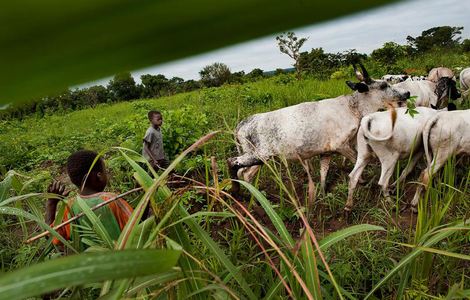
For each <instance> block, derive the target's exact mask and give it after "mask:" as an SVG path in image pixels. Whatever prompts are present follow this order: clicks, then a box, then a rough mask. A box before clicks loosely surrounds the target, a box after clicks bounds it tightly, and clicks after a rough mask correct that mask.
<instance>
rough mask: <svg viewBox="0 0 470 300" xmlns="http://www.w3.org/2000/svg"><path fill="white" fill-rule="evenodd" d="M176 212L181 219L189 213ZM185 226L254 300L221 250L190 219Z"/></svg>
mask: <svg viewBox="0 0 470 300" xmlns="http://www.w3.org/2000/svg"><path fill="white" fill-rule="evenodd" d="M177 209H178V212H179V214H180V216H181V217H182V218H185V217H188V216H189V213H188V212H187V211H186V210H185V209H184V207H183V206H181V205H179V206H178V208H177ZM185 223H186V225H188V226H189V228H190V229H191V230H192V232H193V233H194V235H195V236H196V237H198V238H199V239H200V240H201V242H202V243H203V244H204V245H205V246H206V247H207V248H209V250H210V251H211V252H212V253H213V254H214V255H215V256H216V257H217V259H218V260H219V261H220V262H221V263H222V264H223V265H224V267H225V268H226V269H227V271H228V272H230V273H231V274H232V276H233V278H234V279H235V280H236V281H237V282H238V284H240V287H241V288H242V289H243V291H244V292H245V293H246V295H247V296H248V298H249V299H256V296H255V294H254V293H253V291H252V290H251V288H250V287H249V285H248V283H247V282H246V280H245V279H244V278H243V277H242V276H241V274H240V272H239V271H238V270H237V268H236V267H235V266H234V265H233V263H232V262H231V261H230V260H229V259H228V257H227V256H226V255H225V254H224V252H223V251H222V249H220V247H219V246H218V245H217V243H216V242H215V241H214V240H213V239H212V238H211V237H210V236H209V234H208V233H207V232H206V231H204V229H202V227H201V226H199V225H198V224H197V223H196V222H195V221H194V220H193V219H192V218H190V219H187V220H186V222H185Z"/></svg>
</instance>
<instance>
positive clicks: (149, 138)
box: [142, 110, 169, 169]
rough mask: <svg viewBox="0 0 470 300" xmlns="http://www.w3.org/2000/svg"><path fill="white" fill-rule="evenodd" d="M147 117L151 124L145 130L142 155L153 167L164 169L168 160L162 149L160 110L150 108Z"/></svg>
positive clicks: (161, 118)
mask: <svg viewBox="0 0 470 300" xmlns="http://www.w3.org/2000/svg"><path fill="white" fill-rule="evenodd" d="M148 118H149V121H150V124H151V126H150V127H149V128H148V129H147V131H146V132H145V136H144V144H143V149H142V155H143V156H144V157H145V158H146V159H147V160H148V161H149V162H150V165H151V166H152V167H153V168H154V169H165V168H167V167H168V165H169V162H168V159H167V158H166V157H165V152H164V150H163V136H162V132H161V129H160V127H161V126H162V124H163V117H162V114H161V112H159V111H156V110H152V111H149V112H148Z"/></svg>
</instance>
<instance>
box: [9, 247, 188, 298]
mask: <svg viewBox="0 0 470 300" xmlns="http://www.w3.org/2000/svg"><path fill="white" fill-rule="evenodd" d="M179 256H180V251H175V250H126V251H108V252H104V253H85V254H80V255H73V256H68V257H64V258H59V259H54V260H50V261H47V262H43V263H40V264H37V265H34V266H31V267H27V268H23V269H20V270H18V271H15V272H11V273H8V274H6V275H3V276H1V277H0V299H8V300H13V299H24V298H28V297H32V296H36V295H41V294H43V293H47V292H50V291H54V290H57V289H62V288H65V287H69V286H76V285H82V284H87V283H94V282H101V281H104V280H110V279H120V278H133V277H138V276H146V275H150V274H159V273H160V274H161V273H165V272H168V271H170V270H171V268H172V267H173V266H174V265H175V264H176V262H177V261H178V258H179Z"/></svg>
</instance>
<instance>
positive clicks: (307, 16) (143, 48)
mask: <svg viewBox="0 0 470 300" xmlns="http://www.w3.org/2000/svg"><path fill="white" fill-rule="evenodd" d="M391 2H394V1H393V0H362V1H350V0H330V1H293V2H292V1H282V0H238V1H222V2H221V1H216V0H200V1H191V0H175V1H153V0H137V1H129V0H127V1H126V0H101V1H92V0H81V1H73V2H66V3H65V2H63V1H60V0H43V1H37V0H24V1H6V2H4V3H2V8H1V9H0V45H1V47H0V57H1V63H0V64H1V66H2V71H1V72H0V104H4V103H9V102H16V101H18V100H23V101H24V100H28V99H30V98H31V97H38V96H44V95H46V94H48V93H51V92H56V91H59V90H61V89H65V88H67V87H70V86H72V85H76V84H80V83H84V82H88V81H92V80H96V79H99V78H102V77H106V76H111V75H113V74H115V73H117V72H121V71H128V70H135V69H139V68H143V67H148V66H151V65H155V64H158V63H163V62H167V61H171V60H174V59H177V58H182V57H187V56H190V55H194V54H197V53H202V52H205V51H208V50H212V49H216V48H220V47H223V46H227V45H230V44H234V43H238V42H242V41H246V40H249V39H252V38H256V37H260V36H263V35H266V34H270V33H275V32H279V31H282V30H287V29H290V28H294V27H297V26H302V25H307V24H313V23H316V22H320V21H325V20H328V19H332V18H335V17H338V16H342V15H346V14H350V13H353V12H358V11H363V10H365V9H368V8H372V7H376V6H379V5H383V4H387V3H391ZM362 30H365V31H366V30H367V28H366V27H365V28H363V29H362ZM214 37H217V38H214ZM273 43H274V41H273ZM273 47H274V46H273Z"/></svg>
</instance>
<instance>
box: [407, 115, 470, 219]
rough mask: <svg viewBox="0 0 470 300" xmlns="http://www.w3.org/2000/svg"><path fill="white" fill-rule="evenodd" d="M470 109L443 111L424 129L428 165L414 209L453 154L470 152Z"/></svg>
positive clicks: (413, 205)
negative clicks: (423, 191) (429, 184)
mask: <svg viewBox="0 0 470 300" xmlns="http://www.w3.org/2000/svg"><path fill="white" fill-rule="evenodd" d="M469 129H470V109H467V110H459V111H448V112H441V113H439V114H437V115H436V116H434V117H432V118H430V119H429V120H428V122H427V123H426V125H425V127H424V130H423V145H424V151H425V153H426V159H427V162H428V166H427V167H426V169H424V170H423V172H422V173H421V177H420V179H421V183H422V185H420V186H418V189H417V190H416V193H415V196H414V198H413V201H412V202H411V205H412V209H413V210H414V211H416V206H417V205H418V201H419V197H420V195H421V193H422V190H423V187H427V186H428V183H429V178H430V177H431V176H432V175H434V174H435V173H436V172H437V171H439V169H440V168H442V166H443V165H444V164H445V162H446V161H447V159H448V158H449V157H451V156H452V155H458V154H467V155H468V154H470V130H469Z"/></svg>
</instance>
